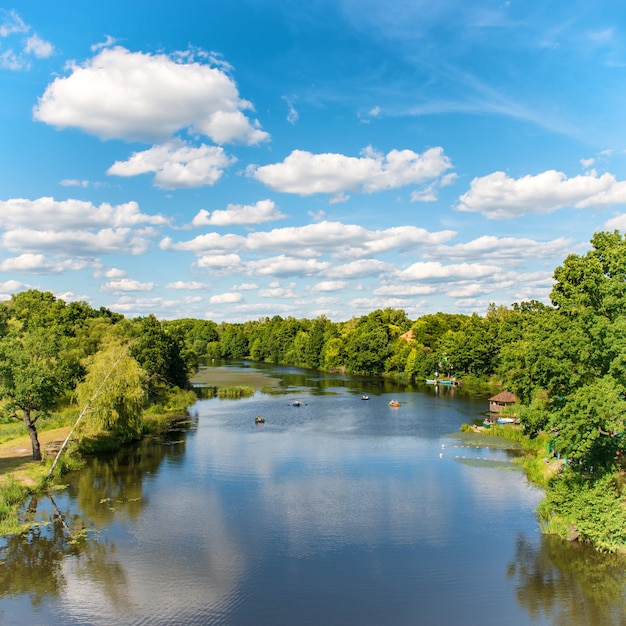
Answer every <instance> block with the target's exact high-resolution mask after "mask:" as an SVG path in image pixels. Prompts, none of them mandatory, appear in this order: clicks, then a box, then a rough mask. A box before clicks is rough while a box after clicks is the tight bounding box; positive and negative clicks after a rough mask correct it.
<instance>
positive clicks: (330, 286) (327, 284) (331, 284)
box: [311, 280, 347, 292]
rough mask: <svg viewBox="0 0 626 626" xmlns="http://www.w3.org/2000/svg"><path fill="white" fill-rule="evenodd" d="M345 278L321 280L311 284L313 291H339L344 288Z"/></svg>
mask: <svg viewBox="0 0 626 626" xmlns="http://www.w3.org/2000/svg"><path fill="white" fill-rule="evenodd" d="M346 284H347V283H346V281H345V280H323V281H321V282H319V283H317V284H316V285H313V288H312V289H311V291H313V292H327V291H341V290H342V289H345V288H346Z"/></svg>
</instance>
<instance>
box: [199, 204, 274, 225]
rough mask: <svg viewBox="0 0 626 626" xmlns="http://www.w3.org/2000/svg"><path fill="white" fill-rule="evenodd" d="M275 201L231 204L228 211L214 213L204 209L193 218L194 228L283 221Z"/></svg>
mask: <svg viewBox="0 0 626 626" xmlns="http://www.w3.org/2000/svg"><path fill="white" fill-rule="evenodd" d="M284 217H285V215H284V214H283V213H281V212H280V211H279V210H278V208H277V207H276V204H275V202H274V201H273V200H259V201H258V202H255V203H254V204H246V205H241V204H229V205H228V207H227V208H226V210H224V211H221V210H216V211H213V212H212V213H211V212H209V211H206V210H205V209H202V210H201V211H199V212H198V214H197V215H196V216H195V217H194V218H193V221H192V222H191V223H192V225H193V226H232V225H233V224H261V223H263V222H271V221H274V220H279V219H283V218H284Z"/></svg>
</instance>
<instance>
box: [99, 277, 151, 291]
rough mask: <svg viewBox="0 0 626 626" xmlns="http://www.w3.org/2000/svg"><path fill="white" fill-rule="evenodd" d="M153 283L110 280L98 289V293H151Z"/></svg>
mask: <svg viewBox="0 0 626 626" xmlns="http://www.w3.org/2000/svg"><path fill="white" fill-rule="evenodd" d="M154 287H155V284H154V283H142V282H140V281H138V280H132V279H130V278H121V279H119V280H110V281H108V282H106V283H104V284H103V285H102V286H101V287H100V291H113V292H126V291H152V290H153V289H154Z"/></svg>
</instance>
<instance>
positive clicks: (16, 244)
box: [0, 228, 149, 256]
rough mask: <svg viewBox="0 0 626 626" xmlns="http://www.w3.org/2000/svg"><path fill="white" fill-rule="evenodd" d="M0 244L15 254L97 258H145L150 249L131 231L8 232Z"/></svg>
mask: <svg viewBox="0 0 626 626" xmlns="http://www.w3.org/2000/svg"><path fill="white" fill-rule="evenodd" d="M0 244H1V245H2V247H4V248H6V249H7V250H11V251H13V252H34V251H38V250H46V251H48V252H55V253H57V254H61V255H74V256H93V255H96V254H110V253H113V252H127V253H130V254H143V253H144V252H146V251H147V249H148V245H149V239H148V238H147V237H145V236H142V235H139V234H137V233H135V232H134V231H132V230H131V229H130V228H105V229H102V230H99V231H97V232H93V233H92V232H86V231H80V230H65V231H49V230H45V231H44V230H30V229H27V228H19V229H15V230H10V231H7V232H5V233H4V234H3V235H2V236H1V237H0Z"/></svg>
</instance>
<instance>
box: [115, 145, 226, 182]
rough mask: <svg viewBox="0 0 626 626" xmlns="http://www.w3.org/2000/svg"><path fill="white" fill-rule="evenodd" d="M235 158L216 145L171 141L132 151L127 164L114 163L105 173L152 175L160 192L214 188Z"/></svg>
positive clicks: (123, 162)
mask: <svg viewBox="0 0 626 626" xmlns="http://www.w3.org/2000/svg"><path fill="white" fill-rule="evenodd" d="M236 160H237V159H235V158H234V157H229V156H228V155H227V154H226V153H225V152H224V149H223V148H221V147H218V146H207V145H205V144H202V145H201V146H198V147H192V146H190V145H189V144H187V143H185V142H183V141H181V140H180V139H174V140H172V141H169V142H167V143H165V144H162V145H159V146H153V147H152V148H150V149H149V150H143V151H142V152H134V153H133V154H132V155H131V157H130V158H129V159H128V160H126V161H116V162H115V163H114V164H113V165H112V166H111V167H110V168H109V169H108V170H107V174H109V175H113V176H137V175H139V174H148V173H154V174H155V176H154V184H155V186H156V187H161V188H163V189H181V188H190V187H201V186H207V185H214V184H215V183H216V182H217V181H218V180H219V179H220V178H221V176H222V173H223V172H224V170H225V169H226V168H227V167H228V166H230V165H232V164H233V163H235V161H236Z"/></svg>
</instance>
